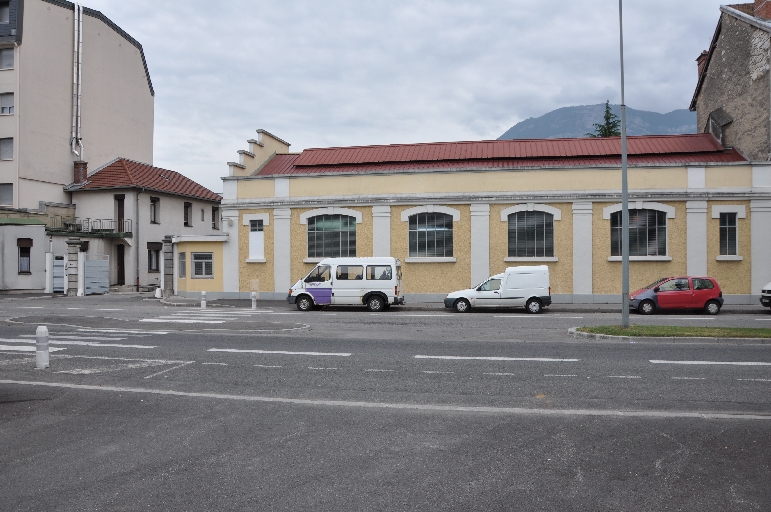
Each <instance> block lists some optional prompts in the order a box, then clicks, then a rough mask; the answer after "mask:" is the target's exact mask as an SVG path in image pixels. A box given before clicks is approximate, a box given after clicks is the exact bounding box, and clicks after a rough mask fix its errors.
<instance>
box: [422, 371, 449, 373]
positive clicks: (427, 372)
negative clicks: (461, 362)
mask: <svg viewBox="0 0 771 512" xmlns="http://www.w3.org/2000/svg"><path fill="white" fill-rule="evenodd" d="M423 373H455V372H436V371H429V370H425V371H423Z"/></svg>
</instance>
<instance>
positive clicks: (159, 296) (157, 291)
mask: <svg viewBox="0 0 771 512" xmlns="http://www.w3.org/2000/svg"><path fill="white" fill-rule="evenodd" d="M155 298H156V299H162V298H163V290H161V289H160V288H156V289H155Z"/></svg>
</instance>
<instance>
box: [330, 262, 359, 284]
mask: <svg viewBox="0 0 771 512" xmlns="http://www.w3.org/2000/svg"><path fill="white" fill-rule="evenodd" d="M335 277H336V278H337V279H338V280H340V281H354V280H359V279H364V267H362V266H361V265H338V266H337V273H336V276H335Z"/></svg>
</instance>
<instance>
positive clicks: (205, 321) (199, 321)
mask: <svg viewBox="0 0 771 512" xmlns="http://www.w3.org/2000/svg"><path fill="white" fill-rule="evenodd" d="M140 322H154V323H162V324H224V323H225V321H224V320H181V319H180V320H173V319H163V320H162V319H160V318H143V319H141V320H140Z"/></svg>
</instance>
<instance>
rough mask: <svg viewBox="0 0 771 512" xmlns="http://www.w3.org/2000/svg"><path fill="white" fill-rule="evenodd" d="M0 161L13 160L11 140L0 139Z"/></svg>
mask: <svg viewBox="0 0 771 512" xmlns="http://www.w3.org/2000/svg"><path fill="white" fill-rule="evenodd" d="M0 160H13V139H0Z"/></svg>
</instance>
